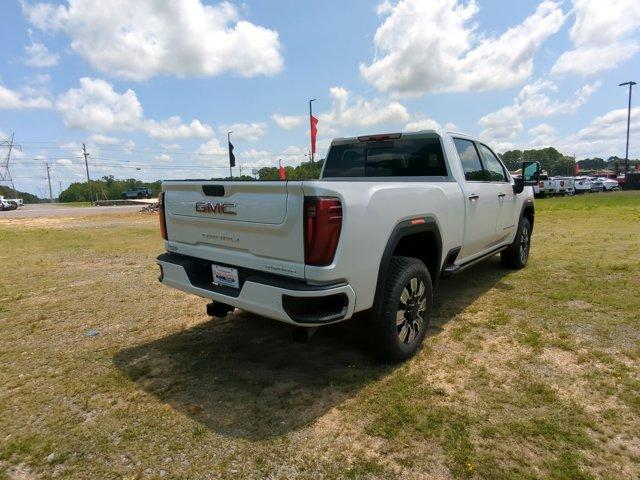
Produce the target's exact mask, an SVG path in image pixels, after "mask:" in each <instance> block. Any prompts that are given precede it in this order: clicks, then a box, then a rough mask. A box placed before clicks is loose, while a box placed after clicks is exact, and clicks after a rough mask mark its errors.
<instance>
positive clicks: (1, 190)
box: [0, 185, 49, 203]
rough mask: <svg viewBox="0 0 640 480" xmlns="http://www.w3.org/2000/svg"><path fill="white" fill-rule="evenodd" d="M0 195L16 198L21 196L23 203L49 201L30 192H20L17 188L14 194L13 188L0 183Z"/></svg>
mask: <svg viewBox="0 0 640 480" xmlns="http://www.w3.org/2000/svg"><path fill="white" fill-rule="evenodd" d="M0 195H2V196H3V197H4V198H16V196H17V198H21V199H22V201H23V202H24V203H41V202H48V201H49V200H48V199H46V200H44V199H42V198H39V197H38V196H37V195H33V194H32V193H28V192H21V191H19V190H17V191H16V193H15V195H14V193H13V190H12V189H11V188H10V187H7V186H5V185H0Z"/></svg>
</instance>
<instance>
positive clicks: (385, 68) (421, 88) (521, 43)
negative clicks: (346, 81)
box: [360, 0, 565, 96]
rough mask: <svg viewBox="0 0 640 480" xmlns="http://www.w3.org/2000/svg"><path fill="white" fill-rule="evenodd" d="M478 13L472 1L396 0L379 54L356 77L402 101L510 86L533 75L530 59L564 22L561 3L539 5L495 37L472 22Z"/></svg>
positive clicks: (380, 34)
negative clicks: (402, 98) (518, 22)
mask: <svg viewBox="0 0 640 480" xmlns="http://www.w3.org/2000/svg"><path fill="white" fill-rule="evenodd" d="M383 10H384V9H383ZM478 11H479V8H478V5H477V3H476V1H475V0H470V1H469V2H468V3H467V4H466V5H465V4H462V3H460V2H459V1H458V0H434V1H429V2H426V1H423V0H400V1H399V2H398V3H397V4H396V5H395V6H394V7H393V9H392V10H391V13H390V15H389V16H388V17H387V18H386V20H385V21H384V23H383V24H382V25H381V26H380V27H379V28H378V30H377V31H376V34H375V38H374V43H375V46H376V49H377V52H379V53H381V55H380V56H379V57H378V56H377V57H376V58H374V60H373V62H372V63H371V64H370V65H365V64H362V65H361V66H360V72H361V73H362V75H363V76H364V78H365V79H366V80H367V81H368V82H370V83H371V84H373V85H374V86H375V87H376V88H378V89H379V90H381V91H385V92H387V91H389V92H393V93H395V94H399V95H405V96H419V95H421V94H424V93H427V92H439V91H481V90H493V89H501V88H507V87H511V86H514V85H517V84H519V83H521V82H523V81H525V80H526V79H527V77H529V76H530V75H531V73H532V71H533V56H534V55H535V53H536V51H537V50H538V49H539V47H540V46H541V45H542V43H543V42H544V41H545V40H546V39H547V38H548V37H549V36H551V35H553V34H554V33H556V32H557V31H558V30H559V29H560V27H561V26H562V24H563V22H564V18H565V17H564V14H563V12H562V10H561V8H560V3H558V2H553V1H548V0H547V1H543V2H541V3H540V4H539V5H538V8H537V9H536V11H535V12H534V13H533V14H532V15H530V16H529V17H527V18H526V19H525V20H524V21H523V22H522V23H520V24H518V25H516V26H514V27H511V28H509V29H507V30H506V31H505V32H504V33H503V34H502V35H500V36H498V37H493V36H488V35H486V34H483V33H481V32H478V31H477V29H476V25H475V24H473V23H471V21H472V19H473V18H474V17H475V16H476V15H477V13H478Z"/></svg>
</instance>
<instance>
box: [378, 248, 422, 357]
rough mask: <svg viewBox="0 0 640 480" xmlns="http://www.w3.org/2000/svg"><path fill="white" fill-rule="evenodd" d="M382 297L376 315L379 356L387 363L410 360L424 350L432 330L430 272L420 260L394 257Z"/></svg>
mask: <svg viewBox="0 0 640 480" xmlns="http://www.w3.org/2000/svg"><path fill="white" fill-rule="evenodd" d="M381 295H382V298H381V299H380V302H379V305H378V306H377V307H376V308H374V311H373V325H374V329H373V333H374V335H375V337H374V339H373V340H374V346H375V349H376V352H377V354H378V356H380V357H381V358H382V359H384V360H390V361H402V360H406V359H407V358H409V357H411V356H412V355H414V354H415V353H416V351H417V350H418V349H419V348H420V345H421V344H422V340H423V339H424V336H425V333H426V331H427V327H428V326H429V315H430V313H431V309H432V306H433V287H432V285H431V276H430V275H429V270H428V269H427V267H426V266H425V264H424V263H423V262H421V261H420V260H418V259H417V258H409V257H392V259H391V264H390V265H389V269H388V274H387V277H386V279H385V282H384V291H383V292H382V293H381Z"/></svg>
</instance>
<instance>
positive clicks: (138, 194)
mask: <svg viewBox="0 0 640 480" xmlns="http://www.w3.org/2000/svg"><path fill="white" fill-rule="evenodd" d="M122 198H123V199H125V200H127V199H129V198H151V191H150V190H149V189H148V188H146V187H139V188H138V187H136V188H130V189H129V190H127V191H126V192H122Z"/></svg>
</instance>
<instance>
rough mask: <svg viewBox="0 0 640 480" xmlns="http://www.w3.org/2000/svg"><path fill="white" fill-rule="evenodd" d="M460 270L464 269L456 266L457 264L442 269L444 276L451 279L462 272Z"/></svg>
mask: <svg viewBox="0 0 640 480" xmlns="http://www.w3.org/2000/svg"><path fill="white" fill-rule="evenodd" d="M460 268H462V267H460V265H456V264H455V263H453V264H451V265H445V267H444V268H443V269H442V276H443V277H450V276H451V275H455V274H456V273H458V272H459V271H460Z"/></svg>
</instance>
